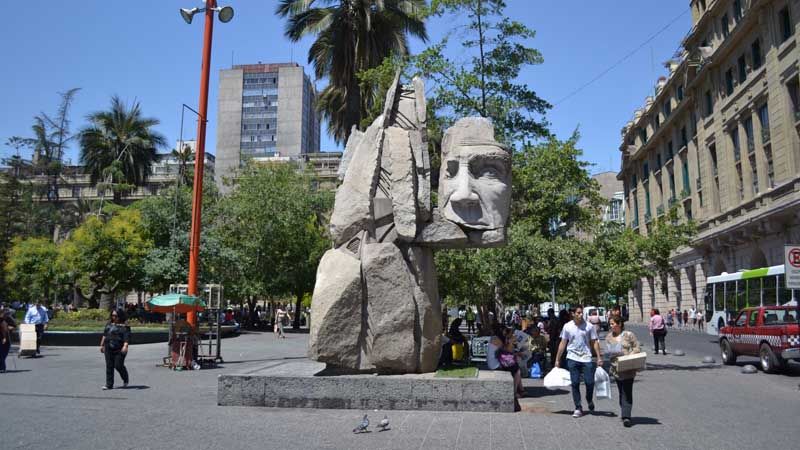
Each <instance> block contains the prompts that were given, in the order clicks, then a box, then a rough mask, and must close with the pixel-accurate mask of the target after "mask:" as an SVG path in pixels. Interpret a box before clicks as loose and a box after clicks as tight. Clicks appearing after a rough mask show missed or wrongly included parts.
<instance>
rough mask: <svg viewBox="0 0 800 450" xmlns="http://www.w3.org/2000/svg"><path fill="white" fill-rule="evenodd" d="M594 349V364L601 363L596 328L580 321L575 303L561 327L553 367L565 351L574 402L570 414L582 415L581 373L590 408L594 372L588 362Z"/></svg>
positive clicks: (580, 311) (592, 366)
mask: <svg viewBox="0 0 800 450" xmlns="http://www.w3.org/2000/svg"><path fill="white" fill-rule="evenodd" d="M591 348H594V351H595V353H596V354H597V364H598V365H601V366H602V365H603V356H602V354H601V353H600V344H599V343H598V340H597V328H596V327H595V326H594V325H592V324H590V323H587V322H586V321H584V320H583V307H582V306H578V307H576V308H575V312H574V313H573V315H572V322H567V324H566V325H564V328H563V329H562V330H561V344H559V346H558V352H557V353H556V359H555V366H556V367H559V365H560V361H561V355H562V354H563V353H564V350H565V349H566V351H567V369H569V377H570V381H572V401H573V402H574V403H575V412H573V413H572V417H575V418H578V417H581V416H583V408H582V407H581V389H580V388H581V375H583V382H584V384H586V403H588V406H589V411H594V402H593V401H592V394H594V371H595V365H594V363H592V351H591Z"/></svg>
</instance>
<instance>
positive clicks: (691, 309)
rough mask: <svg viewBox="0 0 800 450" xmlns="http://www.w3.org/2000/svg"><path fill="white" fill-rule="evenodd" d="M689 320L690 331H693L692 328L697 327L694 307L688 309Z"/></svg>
mask: <svg viewBox="0 0 800 450" xmlns="http://www.w3.org/2000/svg"><path fill="white" fill-rule="evenodd" d="M689 320H691V321H692V328H691V330H692V331H694V327H695V326H696V325H697V310H695V309H694V307H691V308H689Z"/></svg>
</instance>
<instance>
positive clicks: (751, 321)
mask: <svg viewBox="0 0 800 450" xmlns="http://www.w3.org/2000/svg"><path fill="white" fill-rule="evenodd" d="M754 281H758V280H749V282H748V283H747V284H753V282H754ZM759 293H760V290H759ZM748 303H750V305H753V306H756V305H760V304H761V301H760V300H759V302H758V303H752V299H751V298H749V299H748ZM750 305H748V306H750ZM758 311H759V310H755V311H750V317H749V318H748V319H747V326H749V327H754V326H756V323H758Z"/></svg>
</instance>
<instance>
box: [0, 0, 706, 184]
mask: <svg viewBox="0 0 800 450" xmlns="http://www.w3.org/2000/svg"><path fill="white" fill-rule="evenodd" d="M219 3H220V5H227V4H230V5H231V6H233V7H234V9H235V10H236V16H235V17H234V19H233V20H232V21H231V22H230V23H227V24H222V23H220V22H218V21H217V22H216V23H215V26H214V47H213V53H212V66H211V90H210V97H209V98H210V101H209V118H210V124H209V129H208V137H207V149H208V150H209V151H211V152H213V151H214V147H215V142H216V132H215V131H216V127H215V122H216V98H217V94H216V90H217V89H216V87H217V80H218V73H219V70H220V69H224V68H228V67H230V65H231V62H232V61H233V63H234V64H247V63H256V62H258V61H262V62H285V61H296V62H298V63H300V64H304V65H306V66H307V64H306V63H305V62H306V59H307V52H308V46H309V45H310V42H311V40H310V39H306V40H304V41H303V42H300V43H296V44H292V43H290V42H289V41H288V40H287V39H286V38H284V37H283V29H284V22H283V21H282V20H281V19H279V18H277V17H276V16H275V15H274V10H275V5H276V4H277V0H230V1H228V2H227V3H226V2H224V1H222V0H220V1H219ZM507 4H508V9H507V12H508V15H509V16H511V17H513V18H514V19H516V20H519V21H521V22H523V23H525V24H526V25H527V26H529V27H530V28H532V29H534V30H536V32H537V35H536V38H535V39H533V40H532V41H531V42H530V45H531V46H533V47H535V48H537V49H539V50H540V51H541V53H542V54H543V56H544V64H542V65H540V66H534V67H532V68H530V69H528V70H526V71H525V73H524V74H523V77H522V80H521V81H522V82H525V83H527V84H529V86H530V87H531V88H532V89H534V90H535V91H536V92H537V93H538V94H539V95H540V96H541V97H542V98H544V99H546V100H548V101H549V102H551V103H553V104H555V107H554V108H553V109H552V110H551V111H550V112H549V113H548V115H547V118H548V120H549V121H550V123H551V130H552V131H553V132H554V133H556V134H557V135H558V136H559V137H560V138H566V137H568V136H569V135H570V134H571V133H572V131H573V130H575V129H576V127H580V131H581V135H582V138H581V142H580V146H581V147H582V148H583V149H584V152H585V154H584V157H585V159H586V160H588V161H590V162H592V163H594V164H595V166H594V167H593V168H592V169H591V171H592V172H593V173H594V172H600V171H605V170H615V171H616V170H618V168H619V151H618V148H619V141H620V134H619V130H620V129H621V127H622V126H623V125H624V124H625V123H626V122H627V121H628V120H630V118H631V116H632V115H633V111H634V109H636V108H638V107H639V106H641V105H642V104H643V103H644V98H645V96H647V95H650V93H652V91H653V86H654V85H655V82H656V79H657V78H658V77H659V76H660V75H664V74H665V72H666V69H664V67H663V65H662V63H663V62H664V61H666V60H667V59H669V58H671V57H672V55H673V53H675V51H676V50H677V49H678V48H679V45H680V41H681V39H682V38H683V36H685V35H686V33H688V31H689V29H690V27H691V15H690V13H689V11H688V10H689V0H608V1H592V0H558V1H539V0H507ZM193 6H202V3H201V2H200V1H199V0H139V1H122V0H113V1H110V0H82V1H80V2H60V1H53V0H26V1H24V2H16V3H15V4H14V7H13V8H6V9H7V11H6V14H5V17H4V23H3V27H0V43H2V44H0V45H2V53H1V54H2V57H0V58H2V61H3V66H2V67H3V70H0V156H2V157H7V156H10V155H11V154H12V153H13V150H12V149H11V148H9V147H7V146H5V142H6V140H7V139H8V138H9V137H11V136H15V135H21V136H28V135H30V126H31V124H32V118H33V116H35V115H36V114H38V113H39V112H42V111H44V112H46V113H54V112H55V109H56V107H57V106H58V102H59V97H58V92H63V91H66V90H68V89H70V88H73V87H80V88H82V90H81V91H80V92H79V93H78V94H77V97H76V98H75V103H74V106H73V108H72V110H71V119H72V130H73V132H74V131H77V130H78V129H79V128H80V127H82V126H84V125H85V124H86V121H85V117H86V115H87V114H89V113H91V112H93V111H97V110H101V109H105V108H107V107H108V105H109V102H110V97H111V96H112V95H114V94H116V95H119V96H120V97H121V98H123V99H124V100H126V101H129V102H132V101H133V100H137V101H139V102H140V103H141V105H142V108H143V111H144V114H145V115H146V116H148V117H155V118H157V119H159V120H160V121H161V124H160V125H159V126H158V127H157V130H158V131H160V132H161V133H162V134H164V135H165V136H166V137H167V139H168V141H169V142H170V145H174V142H175V141H177V139H178V136H179V132H180V118H181V104H183V103H186V104H187V105H189V106H191V107H193V108H196V106H197V97H198V90H199V78H200V57H201V46H202V33H203V23H202V18H201V17H200V16H198V17H196V19H195V21H194V23H193V24H192V25H187V24H186V23H184V22H183V20H182V19H181V17H180V15H179V14H178V9H179V8H181V7H193ZM681 14H682V15H681ZM676 18H678V19H677V20H674V19H676ZM673 20H674V22H673ZM669 23H672V25H670V26H669V27H668V28H666V29H665V30H664V31H663V32H661V33H660V34H658V36H656V37H655V38H654V39H652V40H651V41H650V42H648V43H647V44H645V45H643V46H642V48H641V49H640V50H638V51H637V52H635V53H634V54H633V55H632V56H631V57H630V58H628V59H626V60H625V61H623V62H622V63H620V64H618V65H615V64H616V63H617V62H618V61H619V60H620V59H621V58H623V57H624V56H625V55H627V54H629V53H630V52H631V51H632V50H634V49H636V48H637V47H639V46H641V45H642V44H643V43H645V42H646V41H648V39H650V38H651V36H653V34H655V33H656V32H658V31H659V30H661V29H662V28H663V27H664V26H665V25H667V24H669ZM428 27H429V28H428V30H429V34H430V35H431V38H432V41H433V40H436V39H437V38H438V37H440V36H441V32H442V31H443V30H446V29H448V27H449V23H447V22H444V21H436V22H433V23H431V24H429V26H428ZM424 47H425V44H424V43H421V42H412V49H413V50H415V51H418V50H421V49H422V48H424ZM612 66H614V68H613V69H612V70H611V71H609V72H608V73H607V74H606V75H604V76H603V77H602V78H601V79H599V80H598V81H595V82H593V83H592V84H591V85H589V86H588V87H586V88H584V89H582V90H581V91H580V92H577V93H576V94H574V95H573V96H571V97H570V98H568V99H566V100H564V101H562V102H560V103H559V100H562V99H564V98H565V97H567V96H568V95H569V94H570V93H572V92H573V91H574V90H576V89H578V88H579V87H581V86H582V85H584V84H585V83H587V82H588V81H590V80H592V79H593V78H594V77H596V76H597V75H598V74H600V73H602V72H603V71H605V70H607V69H609V68H610V67H612ZM307 67H308V66H307ZM307 73H310V70H309V69H308V68H307ZM323 86H324V85H323V84H322V83H318V87H319V88H321V87H323ZM186 117H187V120H186V122H185V124H184V138H185V139H186V138H191V137H193V136H194V134H195V130H196V123H195V122H194V120H193V118H192V117H191V115H190V114H188V113H187V116H186ZM73 147H74V148H72V149H70V151H69V152H68V153H67V157H68V158H71V159H72V162H77V159H78V150H77V148H76V147H75V146H73ZM322 149H323V150H337V149H339V147H338V146H337V145H336V144H335V143H334V142H333V140H332V139H330V138H329V137H327V136H326V133H325V129H324V128H323V138H322ZM167 150H168V149H164V151H167ZM28 156H29V155H28Z"/></svg>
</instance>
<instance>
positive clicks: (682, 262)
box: [618, 0, 800, 320]
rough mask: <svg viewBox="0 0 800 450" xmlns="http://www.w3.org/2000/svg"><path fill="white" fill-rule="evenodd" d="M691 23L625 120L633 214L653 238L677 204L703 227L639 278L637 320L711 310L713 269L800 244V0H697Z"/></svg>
mask: <svg viewBox="0 0 800 450" xmlns="http://www.w3.org/2000/svg"><path fill="white" fill-rule="evenodd" d="M690 5H691V10H692V21H693V26H692V29H691V30H690V32H689V34H688V35H687V36H686V38H685V39H684V41H683V42H682V52H681V54H680V55H679V58H677V59H675V60H672V61H669V62H668V63H667V64H666V66H667V68H668V70H669V75H668V76H666V77H662V78H661V79H659V81H658V83H657V85H656V91H655V95H653V96H650V97H647V98H646V100H645V105H644V107H642V108H641V109H638V110H637V111H636V112H635V113H634V117H633V120H631V121H630V122H628V123H627V124H626V125H625V127H624V128H623V129H622V144H621V146H620V151H621V152H622V168H621V171H620V173H619V174H618V177H619V179H620V180H622V181H623V183H624V198H625V217H626V218H625V222H626V224H627V225H628V226H630V227H631V228H633V229H635V230H637V231H639V232H640V233H641V234H643V235H646V234H647V233H648V230H650V229H651V228H650V227H652V226H653V223H654V221H655V220H657V219H658V218H659V217H661V216H663V215H665V214H666V213H667V212H668V210H669V209H670V208H672V207H675V208H677V209H678V211H679V214H680V217H681V220H689V219H692V220H695V221H696V223H697V224H698V234H697V235H696V236H695V238H694V241H693V243H692V245H691V246H690V247H687V248H682V249H679V250H678V251H677V252H676V254H675V255H674V257H673V267H674V268H675V269H676V271H677V275H676V276H669V277H666V278H663V279H653V278H645V279H642V280H640V281H639V282H638V283H637V285H636V286H635V288H634V289H633V290H632V291H631V293H630V295H629V304H630V313H631V318H632V319H634V320H644V319H645V318H646V317H648V312H649V310H650V309H651V308H659V309H661V310H662V311H663V310H669V309H672V308H676V309H688V308H690V307H696V308H700V309H703V297H702V296H703V293H704V288H705V280H706V278H707V277H708V276H712V275H717V274H721V273H723V272H728V273H731V272H736V271H739V270H743V269H749V268H756V267H765V266H770V265H776V264H782V263H783V245H784V244H787V243H790V242H793V243H796V242H800V225H799V224H800V176H798V175H799V174H800V134H799V133H800V92H799V90H800V88H799V87H798V83H799V79H798V69H799V64H798V60H799V59H800V50H798V40H800V28H798V23H800V3H798V2H797V1H796V0H692V1H690Z"/></svg>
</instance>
